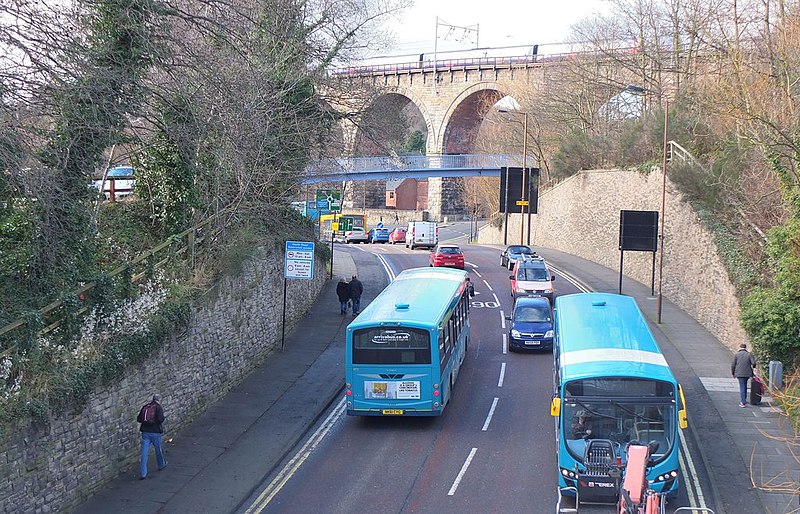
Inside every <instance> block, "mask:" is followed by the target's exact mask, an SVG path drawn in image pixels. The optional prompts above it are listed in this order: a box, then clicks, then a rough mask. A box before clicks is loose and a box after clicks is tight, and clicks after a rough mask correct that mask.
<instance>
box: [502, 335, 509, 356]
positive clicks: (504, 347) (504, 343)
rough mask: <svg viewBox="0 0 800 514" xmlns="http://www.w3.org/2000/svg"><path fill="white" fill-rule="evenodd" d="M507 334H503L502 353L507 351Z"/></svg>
mask: <svg viewBox="0 0 800 514" xmlns="http://www.w3.org/2000/svg"><path fill="white" fill-rule="evenodd" d="M507 337H508V334H503V355H505V354H506V353H508V339H507Z"/></svg>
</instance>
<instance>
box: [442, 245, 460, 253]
mask: <svg viewBox="0 0 800 514" xmlns="http://www.w3.org/2000/svg"><path fill="white" fill-rule="evenodd" d="M438 253H440V254H442V255H458V254H460V253H461V249H460V248H453V247H452V246H443V247H441V248H439V252H438Z"/></svg>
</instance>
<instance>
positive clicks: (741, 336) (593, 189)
mask: <svg viewBox="0 0 800 514" xmlns="http://www.w3.org/2000/svg"><path fill="white" fill-rule="evenodd" d="M661 191H662V175H661V173H660V172H658V171H654V172H651V173H643V172H638V171H632V170H610V171H606V170H604V171H583V172H580V173H578V174H576V175H574V176H572V177H570V178H569V179H567V180H565V181H564V182H561V183H560V184H557V185H556V186H554V187H553V188H551V189H548V190H543V191H541V192H540V197H539V214H535V215H532V216H531V220H532V224H531V245H532V246H534V247H536V246H540V247H543V248H552V249H554V250H559V251H562V252H566V253H569V254H572V255H577V256H579V257H582V258H584V259H587V260H590V261H593V262H596V263H599V264H602V265H604V266H606V267H608V268H611V269H615V270H619V260H620V255H619V253H620V252H619V216H620V215H619V211H620V210H623V209H625V210H650V211H660V210H661ZM509 218H510V219H509V226H508V244H518V243H519V234H520V225H519V223H520V216H519V215H513V214H512V215H510V217H509ZM664 222H665V228H664V234H665V240H664V243H665V244H664V265H663V278H662V287H663V289H662V292H663V295H664V297H665V298H667V299H669V301H671V302H672V303H674V304H676V305H677V306H679V307H680V308H681V309H683V310H684V311H686V312H687V313H689V314H690V315H691V316H692V317H693V318H694V319H696V320H697V321H698V322H700V323H701V324H702V325H703V326H704V327H705V328H706V329H707V330H708V331H709V332H711V333H712V334H714V336H715V337H716V338H717V339H719V340H720V341H721V342H722V343H723V344H724V345H725V346H727V347H729V348H731V350H733V351H735V350H736V349H737V348H738V347H739V343H741V342H742V341H747V335H746V333H745V332H744V330H743V329H742V327H741V324H740V320H739V303H738V300H737V298H736V290H735V288H734V286H733V284H732V283H731V282H730V280H729V278H728V274H727V272H726V270H725V267H724V265H723V264H722V260H721V259H720V257H719V256H718V255H717V251H716V246H715V244H714V238H713V236H712V235H711V234H710V233H709V232H708V230H706V228H705V227H704V226H703V225H702V224H701V223H700V221H699V220H698V218H697V215H696V214H695V213H694V210H693V209H692V208H691V207H690V206H689V205H688V204H687V203H686V202H685V201H683V199H682V196H681V194H680V193H679V192H678V191H677V190H676V189H675V188H674V187H673V186H672V185H671V184H670V183H669V182H667V196H666V210H665V218H664ZM527 231H528V228H527V216H526V225H525V232H526V233H527ZM478 240H479V242H480V243H493V244H503V231H502V229H499V228H497V227H494V226H491V225H486V226H485V227H483V228H482V229H481V231H480V234H479V239H478ZM658 266H659V265H658V261H656V291H657V290H658ZM624 272H625V276H626V277H630V278H632V279H634V280H636V281H638V282H640V283H642V284H646V285H648V286H649V285H650V280H651V275H652V253H649V252H625V261H624ZM623 288H624V285H623Z"/></svg>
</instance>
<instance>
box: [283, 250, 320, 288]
mask: <svg viewBox="0 0 800 514" xmlns="http://www.w3.org/2000/svg"><path fill="white" fill-rule="evenodd" d="M284 262H285V265H284V271H283V276H284V277H285V278H303V279H306V280H311V279H312V278H314V243H312V242H305V241H286V257H285V259H284Z"/></svg>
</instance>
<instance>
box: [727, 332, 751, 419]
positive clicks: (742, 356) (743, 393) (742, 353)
mask: <svg viewBox="0 0 800 514" xmlns="http://www.w3.org/2000/svg"><path fill="white" fill-rule="evenodd" d="M755 367H756V360H755V358H754V357H753V355H752V354H751V353H750V352H748V351H747V343H742V344H740V345H739V351H738V352H736V355H734V356H733V363H732V364H731V376H733V377H734V378H736V379H737V380H738V381H739V407H747V381H748V380H750V378H751V377H752V376H753V374H754V373H753V369H755Z"/></svg>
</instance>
